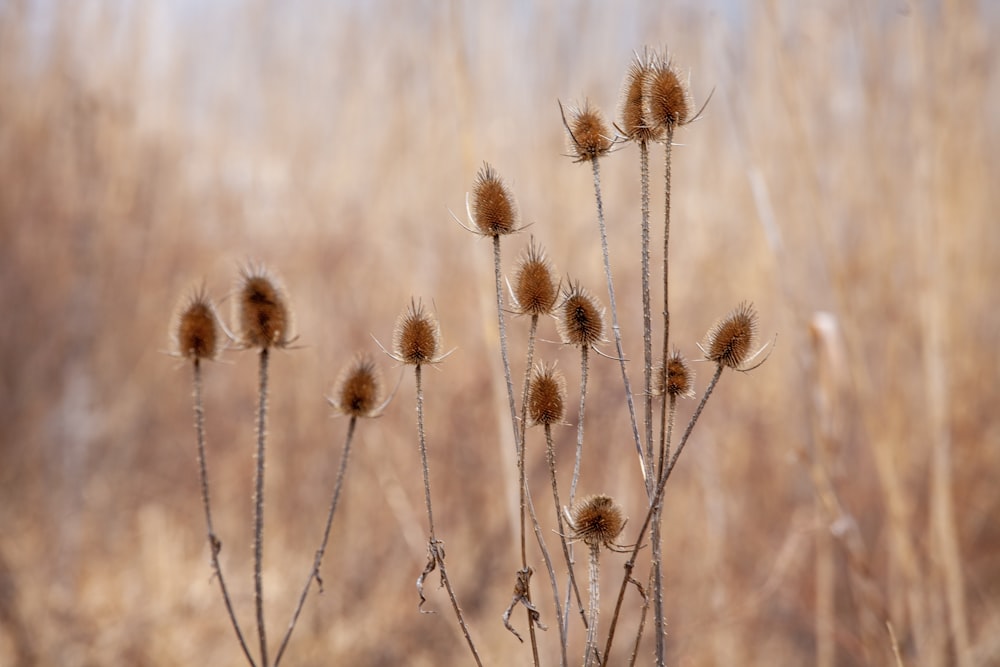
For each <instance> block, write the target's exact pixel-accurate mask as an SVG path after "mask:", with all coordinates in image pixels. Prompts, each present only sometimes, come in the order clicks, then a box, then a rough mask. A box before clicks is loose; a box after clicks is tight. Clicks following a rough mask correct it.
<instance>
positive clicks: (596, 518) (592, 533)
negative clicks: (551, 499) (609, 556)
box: [570, 495, 625, 547]
mask: <svg viewBox="0 0 1000 667" xmlns="http://www.w3.org/2000/svg"><path fill="white" fill-rule="evenodd" d="M570 518H571V519H572V523H573V525H572V530H573V537H574V538H575V539H578V540H580V541H582V542H583V543H584V544H586V545H587V546H589V547H601V546H603V547H611V546H613V545H614V543H615V539H616V538H617V537H618V535H619V534H621V532H622V529H623V528H624V527H625V513H624V512H623V511H622V508H621V507H619V506H618V505H616V504H615V501H614V500H612V499H611V497H610V496H605V495H595V496H588V497H586V498H584V499H583V500H581V501H580V502H578V503H577V504H576V505H574V506H573V509H572V510H570Z"/></svg>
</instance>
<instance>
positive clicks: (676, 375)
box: [653, 350, 694, 398]
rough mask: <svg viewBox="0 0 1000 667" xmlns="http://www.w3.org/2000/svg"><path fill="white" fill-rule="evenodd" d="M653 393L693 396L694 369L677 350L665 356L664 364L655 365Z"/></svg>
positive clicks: (683, 396)
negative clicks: (665, 361)
mask: <svg viewBox="0 0 1000 667" xmlns="http://www.w3.org/2000/svg"><path fill="white" fill-rule="evenodd" d="M653 377H654V384H653V395H654V396H662V395H663V394H667V395H669V396H672V397H674V398H690V397H691V396H694V371H692V370H691V366H690V365H689V364H688V362H687V360H686V359H685V358H684V357H683V355H681V353H680V352H679V351H678V350H674V351H673V353H672V354H671V355H670V356H669V357H667V363H666V364H660V365H659V366H657V367H656V371H655V375H654V376H653Z"/></svg>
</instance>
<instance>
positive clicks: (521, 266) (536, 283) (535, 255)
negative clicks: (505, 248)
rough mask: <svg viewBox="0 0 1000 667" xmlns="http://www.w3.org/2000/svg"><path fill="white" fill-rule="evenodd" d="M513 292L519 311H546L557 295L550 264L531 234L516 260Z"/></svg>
mask: <svg viewBox="0 0 1000 667" xmlns="http://www.w3.org/2000/svg"><path fill="white" fill-rule="evenodd" d="M512 292H513V295H514V306H515V308H516V309H517V312H519V313H521V314H522V315H547V314H548V313H550V312H552V309H553V308H554V307H555V305H556V300H557V299H558V298H559V285H558V284H557V283H556V280H555V277H554V274H553V271H552V264H551V263H550V262H549V260H548V258H547V257H546V256H545V251H544V250H542V248H541V247H539V246H538V245H537V244H536V243H535V239H534V237H532V238H531V240H530V242H529V243H528V247H527V248H526V249H525V251H524V252H523V253H521V257H520V259H519V260H518V262H517V268H516V269H515V271H514V287H513V288H512Z"/></svg>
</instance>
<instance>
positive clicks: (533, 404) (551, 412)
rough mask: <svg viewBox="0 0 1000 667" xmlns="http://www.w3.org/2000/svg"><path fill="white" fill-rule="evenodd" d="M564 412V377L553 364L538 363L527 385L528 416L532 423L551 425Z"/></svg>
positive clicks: (561, 417)
mask: <svg viewBox="0 0 1000 667" xmlns="http://www.w3.org/2000/svg"><path fill="white" fill-rule="evenodd" d="M565 414H566V378H565V377H563V374H562V373H560V372H559V371H558V370H556V369H555V367H554V366H546V365H545V364H538V365H537V366H535V370H534V371H533V372H532V376H531V385H530V386H529V387H528V418H529V419H530V420H531V423H532V424H542V425H551V424H558V423H560V422H561V421H562V419H563V415H565Z"/></svg>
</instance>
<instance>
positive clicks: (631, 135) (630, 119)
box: [621, 51, 663, 142]
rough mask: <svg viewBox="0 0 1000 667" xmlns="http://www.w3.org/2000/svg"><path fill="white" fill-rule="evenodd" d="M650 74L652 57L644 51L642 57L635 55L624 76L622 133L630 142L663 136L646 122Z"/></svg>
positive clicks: (659, 129)
mask: <svg viewBox="0 0 1000 667" xmlns="http://www.w3.org/2000/svg"><path fill="white" fill-rule="evenodd" d="M652 74H653V57H652V56H651V55H650V54H649V53H648V52H646V51H644V52H643V53H642V55H640V54H638V53H637V54H635V58H634V59H633V60H632V63H631V64H630V65H629V68H628V72H627V73H626V75H625V85H624V87H623V88H622V101H621V119H622V131H623V132H625V136H626V138H628V139H630V140H632V141H639V142H642V141H646V142H649V141H656V140H658V139H660V137H661V136H662V134H663V130H662V128H659V127H653V126H651V125H649V124H648V123H647V121H646V109H645V106H646V105H645V94H646V87H647V81H649V79H650V77H651V76H652Z"/></svg>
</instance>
